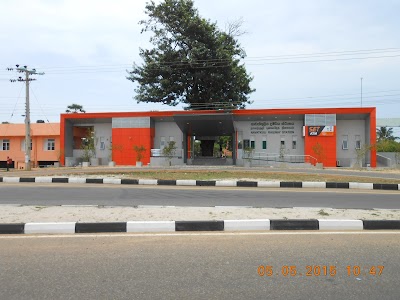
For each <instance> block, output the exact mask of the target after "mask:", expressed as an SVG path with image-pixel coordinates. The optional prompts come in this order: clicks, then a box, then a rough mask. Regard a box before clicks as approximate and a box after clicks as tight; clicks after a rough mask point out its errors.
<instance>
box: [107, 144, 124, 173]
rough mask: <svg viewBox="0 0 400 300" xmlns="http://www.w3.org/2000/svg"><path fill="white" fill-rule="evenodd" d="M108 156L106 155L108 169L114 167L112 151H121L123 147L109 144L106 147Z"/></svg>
mask: <svg viewBox="0 0 400 300" xmlns="http://www.w3.org/2000/svg"><path fill="white" fill-rule="evenodd" d="M108 150H109V154H108V166H109V167H115V161H113V151H120V152H121V151H122V150H123V146H122V145H113V144H110V145H109V147H108Z"/></svg>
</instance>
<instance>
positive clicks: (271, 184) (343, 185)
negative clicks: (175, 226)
mask: <svg viewBox="0 0 400 300" xmlns="http://www.w3.org/2000/svg"><path fill="white" fill-rule="evenodd" d="M1 182H4V183H27V182H30V183H76V184H85V183H87V184H126V185H160V186H216V187H243V188H319V189H324V188H326V189H357V190H388V191H399V190H400V184H390V183H360V182H312V181H304V182H301V181H243V180H238V181H235V180H167V179H127V178H122V179H121V178H82V177H64V178H59V177H55V178H52V177H0V183H1Z"/></svg>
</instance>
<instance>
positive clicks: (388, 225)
mask: <svg viewBox="0 0 400 300" xmlns="http://www.w3.org/2000/svg"><path fill="white" fill-rule="evenodd" d="M272 230H311V231H315V230H319V231H321V230H333V231H350V230H351V231H363V230H400V220H333V219H332V220H329V219H289V220H269V219H249V220H219V221H128V222H105V223H103V222H99V223H82V222H59V223H14V224H12V223H11V224H10V223H7V224H0V234H35V233H36V234H37V233H42V234H54V233H68V234H71V233H72V234H73V233H112V232H130V233H134V232H140V233H143V232H149V233H151V232H174V231H272Z"/></svg>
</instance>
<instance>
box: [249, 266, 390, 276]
mask: <svg viewBox="0 0 400 300" xmlns="http://www.w3.org/2000/svg"><path fill="white" fill-rule="evenodd" d="M384 268H385V267H384V266H368V267H363V266H358V265H354V266H345V267H342V268H337V267H336V266H333V265H330V266H324V265H308V266H305V267H297V266H293V265H291V266H290V265H285V266H281V267H273V266H271V265H259V266H258V268H257V273H258V275H259V276H261V277H264V276H266V277H272V276H279V275H280V276H284V277H294V276H307V277H313V276H314V277H317V276H331V277H334V276H336V275H338V274H343V273H344V274H346V275H347V276H360V275H369V276H381V275H382V273H383V269H384Z"/></svg>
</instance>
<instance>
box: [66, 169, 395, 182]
mask: <svg viewBox="0 0 400 300" xmlns="http://www.w3.org/2000/svg"><path fill="white" fill-rule="evenodd" d="M74 175H75V176H76V175H77V174H69V175H66V176H74ZM79 175H80V176H84V175H98V176H101V177H107V176H114V177H123V178H132V179H166V180H177V179H182V180H232V179H241V180H247V181H250V180H265V181H295V182H300V181H314V182H365V183H397V184H399V183H400V179H385V178H372V177H366V176H346V175H332V174H310V173H291V172H279V171H277V172H271V171H268V172H263V171H236V170H232V171H230V170H229V171H218V170H165V169H163V170H138V171H135V170H129V171H126V170H124V171H95V170H93V171H88V172H85V173H79Z"/></svg>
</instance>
